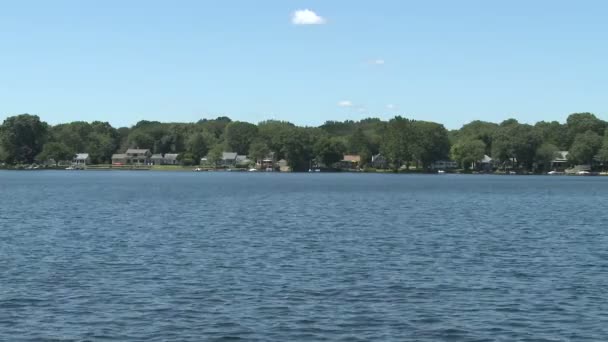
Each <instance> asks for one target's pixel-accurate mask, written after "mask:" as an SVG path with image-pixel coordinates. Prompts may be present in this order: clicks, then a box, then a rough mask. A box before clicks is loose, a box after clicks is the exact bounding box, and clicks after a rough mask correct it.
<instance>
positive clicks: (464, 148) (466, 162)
mask: <svg viewBox="0 0 608 342" xmlns="http://www.w3.org/2000/svg"><path fill="white" fill-rule="evenodd" d="M485 151H486V144H485V143H484V142H483V141H481V140H480V139H467V138H465V139H463V140H460V141H458V142H456V143H455V144H454V145H452V148H451V154H452V159H454V160H456V161H457V162H458V163H460V166H461V167H462V168H463V169H465V170H468V169H469V167H470V166H471V165H472V164H473V163H476V162H478V161H480V160H481V159H483V157H484V154H485Z"/></svg>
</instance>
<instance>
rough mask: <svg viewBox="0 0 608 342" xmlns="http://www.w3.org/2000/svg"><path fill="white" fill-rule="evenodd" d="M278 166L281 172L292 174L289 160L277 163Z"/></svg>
mask: <svg viewBox="0 0 608 342" xmlns="http://www.w3.org/2000/svg"><path fill="white" fill-rule="evenodd" d="M277 165H278V166H279V170H280V171H281V172H291V167H289V164H288V163H287V160H285V159H281V160H279V161H278V162H277Z"/></svg>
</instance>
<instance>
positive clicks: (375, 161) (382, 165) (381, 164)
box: [372, 154, 388, 169]
mask: <svg viewBox="0 0 608 342" xmlns="http://www.w3.org/2000/svg"><path fill="white" fill-rule="evenodd" d="M372 167H373V168H376V169H388V159H387V158H386V157H385V156H383V155H382V154H376V155H374V156H372Z"/></svg>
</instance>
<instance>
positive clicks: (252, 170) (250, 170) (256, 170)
mask: <svg viewBox="0 0 608 342" xmlns="http://www.w3.org/2000/svg"><path fill="white" fill-rule="evenodd" d="M249 172H258V169H249Z"/></svg>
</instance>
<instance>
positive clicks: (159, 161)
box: [150, 153, 164, 165]
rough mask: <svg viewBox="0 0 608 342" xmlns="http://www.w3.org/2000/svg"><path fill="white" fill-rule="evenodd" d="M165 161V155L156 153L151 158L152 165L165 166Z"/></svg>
mask: <svg viewBox="0 0 608 342" xmlns="http://www.w3.org/2000/svg"><path fill="white" fill-rule="evenodd" d="M163 160H164V158H163V155H162V154H160V153H155V154H153V155H152V156H151V157H150V162H151V163H152V165H163Z"/></svg>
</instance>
